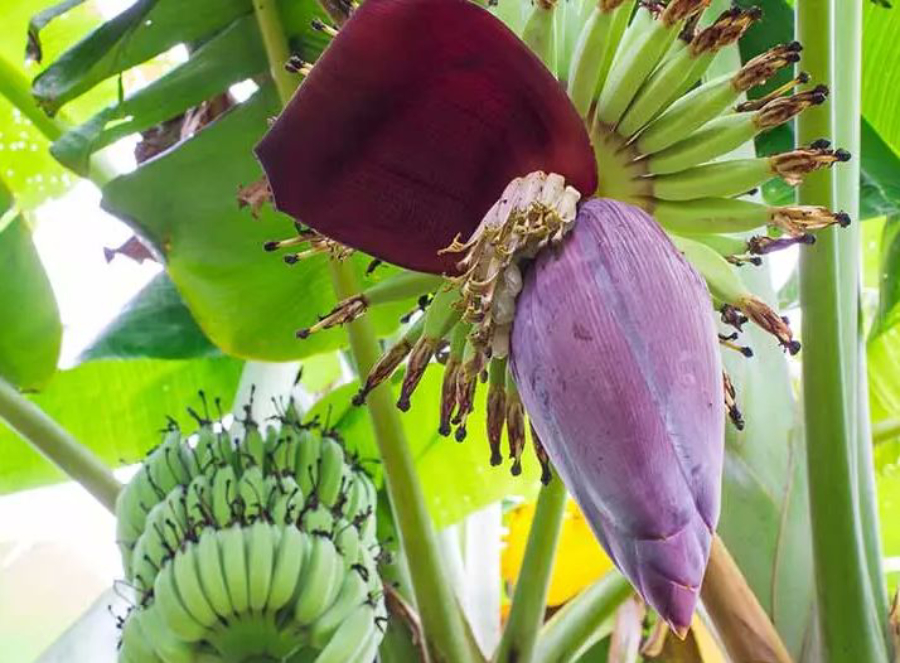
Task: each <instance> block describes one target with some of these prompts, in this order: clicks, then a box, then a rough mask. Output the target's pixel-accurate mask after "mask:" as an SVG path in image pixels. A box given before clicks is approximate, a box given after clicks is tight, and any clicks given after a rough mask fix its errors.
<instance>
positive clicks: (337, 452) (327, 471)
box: [316, 435, 344, 507]
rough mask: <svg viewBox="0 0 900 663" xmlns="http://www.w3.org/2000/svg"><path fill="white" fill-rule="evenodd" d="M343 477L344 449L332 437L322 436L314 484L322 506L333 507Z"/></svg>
mask: <svg viewBox="0 0 900 663" xmlns="http://www.w3.org/2000/svg"><path fill="white" fill-rule="evenodd" d="M343 476H344V448H343V447H342V446H341V444H340V442H338V441H337V440H335V439H334V438H333V437H331V436H329V435H323V436H322V443H321V447H320V450H319V480H318V482H317V484H316V491H317V494H318V496H319V501H320V502H321V503H322V504H324V505H326V506H328V507H332V506H334V503H335V502H336V501H337V498H338V494H339V493H340V490H341V479H342V478H343Z"/></svg>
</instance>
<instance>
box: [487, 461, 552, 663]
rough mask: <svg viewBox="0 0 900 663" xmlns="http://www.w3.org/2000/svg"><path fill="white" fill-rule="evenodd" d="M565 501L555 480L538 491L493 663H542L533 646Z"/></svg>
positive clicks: (539, 623)
mask: <svg viewBox="0 0 900 663" xmlns="http://www.w3.org/2000/svg"><path fill="white" fill-rule="evenodd" d="M566 497H567V494H566V487H565V485H563V482H562V481H561V480H560V479H559V477H556V476H554V477H552V478H551V479H550V481H549V483H548V484H547V485H546V486H544V487H543V488H541V492H540V495H539V496H538V501H537V508H536V509H535V512H534V520H533V521H532V523H531V529H530V530H529V532H528V544H527V546H526V548H525V557H524V559H523V560H522V570H521V572H520V573H519V578H518V579H517V580H516V589H515V593H514V594H513V599H512V608H511V610H510V613H509V621H508V622H507V623H506V628H505V629H504V631H503V637H502V639H501V640H500V646H499V647H498V648H497V653H496V655H495V656H494V661H495V662H496V663H530V661H543V660H545V659H543V658H535V656H534V650H535V642H536V640H537V635H538V631H539V629H540V627H541V624H542V623H543V621H544V610H545V609H546V606H547V592H548V591H549V589H550V577H551V573H552V571H553V560H554V559H555V557H556V546H557V543H558V542H559V533H560V530H561V529H562V521H563V515H564V514H565V510H566Z"/></svg>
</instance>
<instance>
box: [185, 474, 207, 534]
mask: <svg viewBox="0 0 900 663" xmlns="http://www.w3.org/2000/svg"><path fill="white" fill-rule="evenodd" d="M211 498H212V487H211V486H210V484H209V478H208V477H207V476H206V475H205V474H198V475H197V476H195V477H194V478H193V479H191V483H190V484H188V487H187V502H186V503H185V515H186V516H187V521H188V523H189V526H190V529H191V530H196V529H197V526H198V525H204V524H211V523H210V522H209V521H210V520H211V519H212V515H213V514H212V510H211Z"/></svg>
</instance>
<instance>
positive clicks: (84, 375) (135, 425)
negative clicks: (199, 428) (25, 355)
mask: <svg viewBox="0 0 900 663" xmlns="http://www.w3.org/2000/svg"><path fill="white" fill-rule="evenodd" d="M241 366H242V364H241V362H238V361H235V360H233V359H226V358H219V359H203V360H194V361H154V360H134V361H119V360H101V361H92V362H88V363H86V364H82V365H81V366H78V367H77V368H74V369H72V370H68V371H61V372H59V373H57V374H56V376H55V377H54V379H53V380H52V381H51V382H50V384H49V385H48V386H47V388H46V389H45V390H44V391H43V392H41V393H40V394H38V395H36V396H34V398H33V400H34V402H35V403H37V405H38V406H39V407H41V408H42V409H43V410H44V411H46V412H47V413H48V414H49V415H50V416H51V417H53V418H54V419H55V420H56V421H57V422H59V423H60V424H61V425H62V426H63V427H64V428H66V429H67V430H68V431H69V432H71V433H72V434H73V435H74V436H75V438H76V439H77V440H79V441H80V442H82V443H83V444H85V445H86V446H88V447H89V448H90V449H92V450H93V451H94V452H95V453H97V454H98V455H99V456H100V457H101V458H102V459H103V460H105V461H106V462H107V463H109V464H110V465H119V464H122V463H133V462H135V461H137V460H138V459H140V458H142V457H143V456H144V454H145V453H146V452H147V450H148V449H150V448H151V447H153V446H154V445H156V444H158V443H159V439H160V435H159V431H160V430H161V429H162V428H163V427H164V426H165V424H166V416H169V415H171V416H174V417H176V418H177V419H179V420H180V421H181V422H182V424H183V425H185V427H187V428H190V426H189V425H188V424H189V422H190V420H189V418H188V417H187V416H186V415H185V408H186V407H187V406H189V405H190V406H194V407H197V406H198V403H199V399H198V396H197V392H198V390H200V389H203V390H205V391H206V393H208V394H210V395H216V396H221V397H222V400H223V408H225V409H226V411H227V409H228V408H229V407H230V405H231V397H232V395H233V394H234V392H235V389H236V387H237V382H238V378H239V377H240V372H241ZM0 457H2V458H3V462H2V463H0V494H2V493H8V492H13V491H17V490H22V489H23V488H28V487H32V486H38V485H41V484H45V483H50V482H55V481H60V480H62V479H64V478H65V477H64V475H63V474H62V473H61V472H60V471H59V470H57V469H56V468H55V467H54V466H53V465H51V464H50V463H49V462H48V461H47V460H45V459H44V458H43V457H42V456H40V455H38V453H37V452H36V451H34V450H33V449H32V448H31V447H30V446H28V445H27V444H26V443H25V442H24V441H22V440H21V439H20V438H19V437H18V436H17V435H16V434H15V433H13V432H12V431H11V430H9V429H8V428H6V427H5V426H0Z"/></svg>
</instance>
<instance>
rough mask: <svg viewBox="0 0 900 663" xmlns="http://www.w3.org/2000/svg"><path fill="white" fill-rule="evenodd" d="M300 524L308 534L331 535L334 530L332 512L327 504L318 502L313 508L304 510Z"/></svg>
mask: <svg viewBox="0 0 900 663" xmlns="http://www.w3.org/2000/svg"><path fill="white" fill-rule="evenodd" d="M300 524H301V527H302V528H303V529H304V530H305V531H306V532H307V533H308V534H320V535H323V536H327V537H331V535H332V532H333V531H334V514H333V513H332V512H331V509H329V508H328V507H327V506H325V505H323V504H320V505H319V506H317V507H316V508H315V509H309V510H308V511H306V513H304V514H303V517H302V518H301V523H300Z"/></svg>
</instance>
